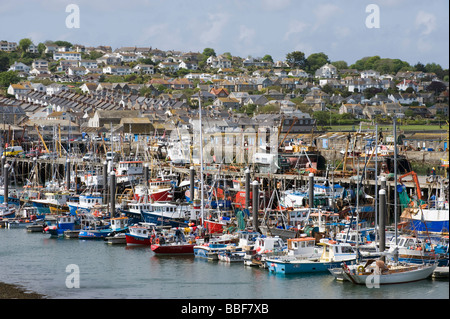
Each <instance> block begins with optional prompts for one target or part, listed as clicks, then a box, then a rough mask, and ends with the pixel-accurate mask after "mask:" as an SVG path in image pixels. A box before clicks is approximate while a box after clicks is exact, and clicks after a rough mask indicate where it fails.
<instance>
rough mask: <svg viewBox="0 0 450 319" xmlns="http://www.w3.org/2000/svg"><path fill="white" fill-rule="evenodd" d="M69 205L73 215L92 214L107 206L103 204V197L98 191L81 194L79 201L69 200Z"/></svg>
mask: <svg viewBox="0 0 450 319" xmlns="http://www.w3.org/2000/svg"><path fill="white" fill-rule="evenodd" d="M67 206H68V207H69V212H70V214H72V215H76V214H91V213H93V212H95V211H100V210H102V209H104V208H105V207H106V205H104V204H103V197H102V195H101V194H100V193H98V192H93V193H86V194H81V195H80V196H79V198H78V201H68V202H67Z"/></svg>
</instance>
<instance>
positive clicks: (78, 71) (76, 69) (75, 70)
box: [66, 66, 86, 76]
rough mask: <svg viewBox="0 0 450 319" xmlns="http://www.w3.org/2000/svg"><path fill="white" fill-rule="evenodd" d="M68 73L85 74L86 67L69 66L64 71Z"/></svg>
mask: <svg viewBox="0 0 450 319" xmlns="http://www.w3.org/2000/svg"><path fill="white" fill-rule="evenodd" d="M66 73H67V74H68V75H80V76H81V75H85V74H86V68H83V67H78V66H76V67H72V66H71V67H70V68H68V69H67V72H66Z"/></svg>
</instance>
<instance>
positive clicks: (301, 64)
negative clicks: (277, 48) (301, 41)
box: [286, 51, 307, 70]
mask: <svg viewBox="0 0 450 319" xmlns="http://www.w3.org/2000/svg"><path fill="white" fill-rule="evenodd" d="M286 62H287V63H288V64H289V66H290V67H291V68H293V67H296V68H300V69H303V70H304V69H306V64H307V62H306V58H305V54H304V53H303V52H301V51H293V52H291V53H288V54H286Z"/></svg>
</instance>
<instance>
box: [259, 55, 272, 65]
mask: <svg viewBox="0 0 450 319" xmlns="http://www.w3.org/2000/svg"><path fill="white" fill-rule="evenodd" d="M261 60H262V61H266V62H271V63H273V58H272V56H271V55H269V54H266V55H265V56H264V57H263V58H262V59H261Z"/></svg>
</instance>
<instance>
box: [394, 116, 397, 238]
mask: <svg viewBox="0 0 450 319" xmlns="http://www.w3.org/2000/svg"><path fill="white" fill-rule="evenodd" d="M394 223H395V245H398V230H397V117H396V116H394Z"/></svg>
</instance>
